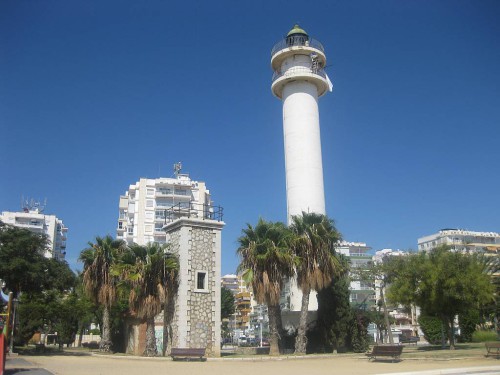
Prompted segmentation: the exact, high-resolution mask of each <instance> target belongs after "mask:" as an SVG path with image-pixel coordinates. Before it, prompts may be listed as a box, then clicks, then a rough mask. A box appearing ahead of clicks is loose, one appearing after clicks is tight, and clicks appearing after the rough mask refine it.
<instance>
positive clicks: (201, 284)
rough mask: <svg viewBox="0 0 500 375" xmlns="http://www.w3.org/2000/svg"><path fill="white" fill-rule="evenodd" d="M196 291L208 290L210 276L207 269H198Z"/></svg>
mask: <svg viewBox="0 0 500 375" xmlns="http://www.w3.org/2000/svg"><path fill="white" fill-rule="evenodd" d="M195 282H196V289H195V290H196V291H197V292H208V277H207V272H206V271H196V280H195Z"/></svg>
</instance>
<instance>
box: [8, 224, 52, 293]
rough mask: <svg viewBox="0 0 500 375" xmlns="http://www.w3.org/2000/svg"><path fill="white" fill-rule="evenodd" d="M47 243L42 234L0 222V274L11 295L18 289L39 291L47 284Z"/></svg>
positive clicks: (45, 237)
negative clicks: (45, 254)
mask: <svg viewBox="0 0 500 375" xmlns="http://www.w3.org/2000/svg"><path fill="white" fill-rule="evenodd" d="M47 247H48V238H47V236H45V235H42V234H38V233H33V232H30V231H28V230H26V229H21V228H17V227H13V226H10V225H1V226H0V275H1V277H2V279H3V280H4V281H5V284H6V287H7V288H8V289H9V290H10V291H11V292H13V294H14V298H17V297H18V296H19V293H20V292H40V291H42V290H43V289H44V288H46V287H47V286H48V285H47V280H46V277H45V272H46V270H47V263H48V259H47V258H45V257H44V256H43V254H44V253H45V250H46V249H47Z"/></svg>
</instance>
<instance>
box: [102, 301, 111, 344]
mask: <svg viewBox="0 0 500 375" xmlns="http://www.w3.org/2000/svg"><path fill="white" fill-rule="evenodd" d="M111 344H112V343H111V332H110V322H109V307H108V306H104V308H103V311H102V337H101V342H100V344H99V350H101V351H102V352H109V351H110V350H111Z"/></svg>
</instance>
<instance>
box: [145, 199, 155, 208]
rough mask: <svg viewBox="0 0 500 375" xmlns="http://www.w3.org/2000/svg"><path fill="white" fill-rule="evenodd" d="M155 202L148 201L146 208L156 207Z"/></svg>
mask: <svg viewBox="0 0 500 375" xmlns="http://www.w3.org/2000/svg"><path fill="white" fill-rule="evenodd" d="M154 202H155V201H154V200H152V199H147V200H146V207H153V206H154V204H155V203H154Z"/></svg>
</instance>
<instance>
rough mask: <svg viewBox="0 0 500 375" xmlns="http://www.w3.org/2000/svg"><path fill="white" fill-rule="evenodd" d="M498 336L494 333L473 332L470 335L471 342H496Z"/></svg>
mask: <svg viewBox="0 0 500 375" xmlns="http://www.w3.org/2000/svg"><path fill="white" fill-rule="evenodd" d="M497 340H498V336H497V334H496V332H495V331H483V330H481V331H475V332H474V333H473V334H472V342H486V341H497Z"/></svg>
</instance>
